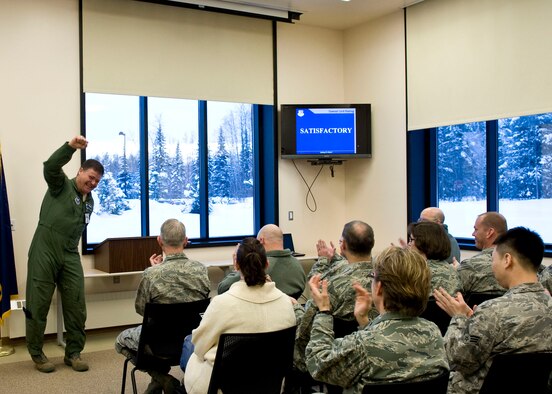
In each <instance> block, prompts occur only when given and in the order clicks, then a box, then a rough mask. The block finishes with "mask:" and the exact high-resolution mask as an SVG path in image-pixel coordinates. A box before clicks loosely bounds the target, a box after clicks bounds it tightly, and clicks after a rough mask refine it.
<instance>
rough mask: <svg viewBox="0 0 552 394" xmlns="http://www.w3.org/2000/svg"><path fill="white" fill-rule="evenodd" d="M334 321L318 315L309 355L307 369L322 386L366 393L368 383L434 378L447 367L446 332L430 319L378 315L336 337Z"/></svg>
mask: <svg viewBox="0 0 552 394" xmlns="http://www.w3.org/2000/svg"><path fill="white" fill-rule="evenodd" d="M332 324H333V318H332V317H331V316H329V315H325V314H317V315H316V318H315V320H314V324H313V328H312V334H311V335H312V336H311V340H310V342H309V344H308V346H307V350H306V360H307V367H308V371H309V372H310V374H311V375H312V376H313V377H314V378H315V379H316V380H319V381H322V382H326V383H330V384H334V385H338V386H341V387H344V388H345V391H344V393H356V394H360V393H362V389H363V387H364V386H365V385H366V384H368V383H377V382H381V381H385V382H397V381H417V380H425V379H430V378H433V377H435V376H437V375H438V374H440V373H441V372H442V371H443V370H448V363H447V360H446V355H445V348H444V345H443V337H442V336H441V331H439V328H438V327H437V326H436V325H435V323H432V322H430V321H428V320H425V319H422V318H419V317H414V318H413V317H406V316H403V315H401V314H399V313H396V312H387V313H385V314H383V315H381V316H378V317H377V318H376V319H375V320H373V321H372V322H371V323H370V324H369V325H368V326H366V327H365V328H364V329H362V330H359V331H356V332H354V333H352V334H350V335H347V336H346V337H344V338H341V339H334V338H333V331H332Z"/></svg>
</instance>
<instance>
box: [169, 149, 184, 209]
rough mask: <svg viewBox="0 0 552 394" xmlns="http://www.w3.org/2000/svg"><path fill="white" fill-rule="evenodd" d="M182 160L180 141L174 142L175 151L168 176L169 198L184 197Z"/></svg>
mask: <svg viewBox="0 0 552 394" xmlns="http://www.w3.org/2000/svg"><path fill="white" fill-rule="evenodd" d="M184 168H185V166H184V161H183V160H182V152H181V150H180V142H177V144H176V153H175V155H174V158H172V160H171V166H170V171H169V172H170V176H169V195H168V197H169V198H170V199H181V198H183V197H184V188H185V186H186V183H185V180H184Z"/></svg>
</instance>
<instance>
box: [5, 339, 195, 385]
mask: <svg viewBox="0 0 552 394" xmlns="http://www.w3.org/2000/svg"><path fill="white" fill-rule="evenodd" d="M82 358H83V360H85V361H86V362H88V365H89V366H90V369H89V370H88V371H87V372H75V371H73V370H72V369H71V368H70V367H68V366H66V365H65V364H64V363H63V357H56V358H50V361H52V362H53V363H54V364H55V365H56V370H55V371H54V372H52V373H41V372H38V371H37V370H36V369H35V367H34V364H33V362H32V361H31V360H29V361H20V362H15V363H8V364H3V365H0V393H6V394H7V393H10V394H11V393H13V394H38V393H41V394H42V393H44V394H50V393H52V394H74V393H79V394H87V393H90V394H91V393H94V394H111V393H120V392H121V383H122V382H121V380H122V376H123V364H124V357H123V356H122V355H120V354H117V353H116V352H115V350H103V351H98V352H92V353H83V354H82ZM131 370H132V364H129V368H128V373H127V382H126V390H125V391H126V392H127V393H131V392H132V382H131V380H130V371H131ZM171 374H172V375H173V376H174V377H175V378H177V379H179V380H182V378H183V377H184V374H183V373H182V371H181V370H180V368H179V367H173V368H172V370H171ZM149 382H150V376H149V375H148V374H146V373H144V372H140V371H136V383H137V386H138V392H139V393H143V392H144V390H145V389H146V387H147V385H148V384H149Z"/></svg>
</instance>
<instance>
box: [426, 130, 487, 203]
mask: <svg viewBox="0 0 552 394" xmlns="http://www.w3.org/2000/svg"><path fill="white" fill-rule="evenodd" d="M437 133H438V137H437V139H438V141H439V152H438V155H437V156H438V168H439V171H440V173H439V177H438V178H439V186H438V190H439V198H440V199H441V200H446V201H460V200H462V199H466V198H468V199H483V198H485V196H486V168H487V167H486V161H485V160H486V152H485V136H486V131H485V123H484V122H476V123H468V124H461V125H453V126H445V127H439V128H438V129H437ZM420 160H422V158H420Z"/></svg>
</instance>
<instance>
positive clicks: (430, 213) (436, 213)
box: [420, 207, 445, 224]
mask: <svg viewBox="0 0 552 394" xmlns="http://www.w3.org/2000/svg"><path fill="white" fill-rule="evenodd" d="M420 219H421V220H424V221H426V222H435V223H439V224H443V223H445V214H444V213H443V211H442V210H441V209H440V208H437V207H428V208H426V209H424V210H423V211H422V212H421V213H420Z"/></svg>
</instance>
